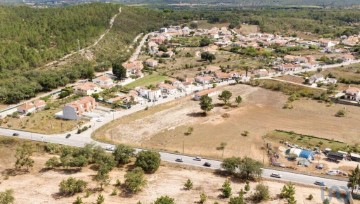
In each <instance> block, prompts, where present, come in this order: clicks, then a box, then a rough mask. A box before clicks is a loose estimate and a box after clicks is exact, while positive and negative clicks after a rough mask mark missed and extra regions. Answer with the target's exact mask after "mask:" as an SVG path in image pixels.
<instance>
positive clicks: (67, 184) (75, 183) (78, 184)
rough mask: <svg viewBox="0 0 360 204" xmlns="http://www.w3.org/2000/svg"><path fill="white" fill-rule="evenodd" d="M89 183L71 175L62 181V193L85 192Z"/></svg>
mask: <svg viewBox="0 0 360 204" xmlns="http://www.w3.org/2000/svg"><path fill="white" fill-rule="evenodd" d="M86 185H87V183H86V182H85V181H83V180H81V179H75V178H73V177H70V178H68V179H66V180H63V181H61V183H60V185H59V187H60V194H62V195H64V196H72V195H75V194H76V193H80V192H83V191H84V189H85V188H86Z"/></svg>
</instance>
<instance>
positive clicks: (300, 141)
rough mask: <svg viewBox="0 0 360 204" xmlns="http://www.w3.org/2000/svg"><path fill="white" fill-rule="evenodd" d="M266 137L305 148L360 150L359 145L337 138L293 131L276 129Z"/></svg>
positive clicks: (267, 139)
mask: <svg viewBox="0 0 360 204" xmlns="http://www.w3.org/2000/svg"><path fill="white" fill-rule="evenodd" d="M264 139H265V140H266V141H271V142H281V143H283V142H288V143H290V144H296V145H299V146H301V147H305V148H311V149H312V148H314V147H319V148H320V149H325V148H331V149H332V150H333V151H338V150H343V151H353V152H359V151H360V148H359V147H358V145H354V146H350V145H348V144H346V143H343V142H339V141H336V140H329V139H324V138H319V137H315V136H312V135H303V134H297V133H294V132H292V131H283V130H274V131H272V132H270V133H268V134H267V135H266V136H265V137H264Z"/></svg>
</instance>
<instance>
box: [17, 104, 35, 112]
mask: <svg viewBox="0 0 360 204" xmlns="http://www.w3.org/2000/svg"><path fill="white" fill-rule="evenodd" d="M17 111H18V112H19V113H21V114H28V113H33V112H35V111H36V107H35V105H34V103H33V102H25V103H23V104H22V105H21V106H19V107H18V108H17Z"/></svg>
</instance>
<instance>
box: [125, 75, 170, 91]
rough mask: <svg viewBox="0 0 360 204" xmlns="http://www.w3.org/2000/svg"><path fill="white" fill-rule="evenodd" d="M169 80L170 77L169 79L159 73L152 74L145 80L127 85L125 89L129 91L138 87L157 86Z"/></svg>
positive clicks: (145, 77)
mask: <svg viewBox="0 0 360 204" xmlns="http://www.w3.org/2000/svg"><path fill="white" fill-rule="evenodd" d="M168 78H169V77H167V76H163V75H160V74H159V73H157V72H153V73H152V74H150V75H146V76H144V77H143V78H141V79H138V80H136V81H134V82H132V83H130V84H128V85H126V86H125V87H126V88H129V89H133V88H135V87H137V86H148V85H150V84H153V85H156V84H157V83H159V82H162V81H164V80H166V79H168Z"/></svg>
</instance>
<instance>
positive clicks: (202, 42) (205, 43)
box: [199, 37, 211, 47]
mask: <svg viewBox="0 0 360 204" xmlns="http://www.w3.org/2000/svg"><path fill="white" fill-rule="evenodd" d="M210 43H211V40H210V39H209V38H207V37H205V38H201V40H200V42H199V44H200V47H205V46H208V45H210Z"/></svg>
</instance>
